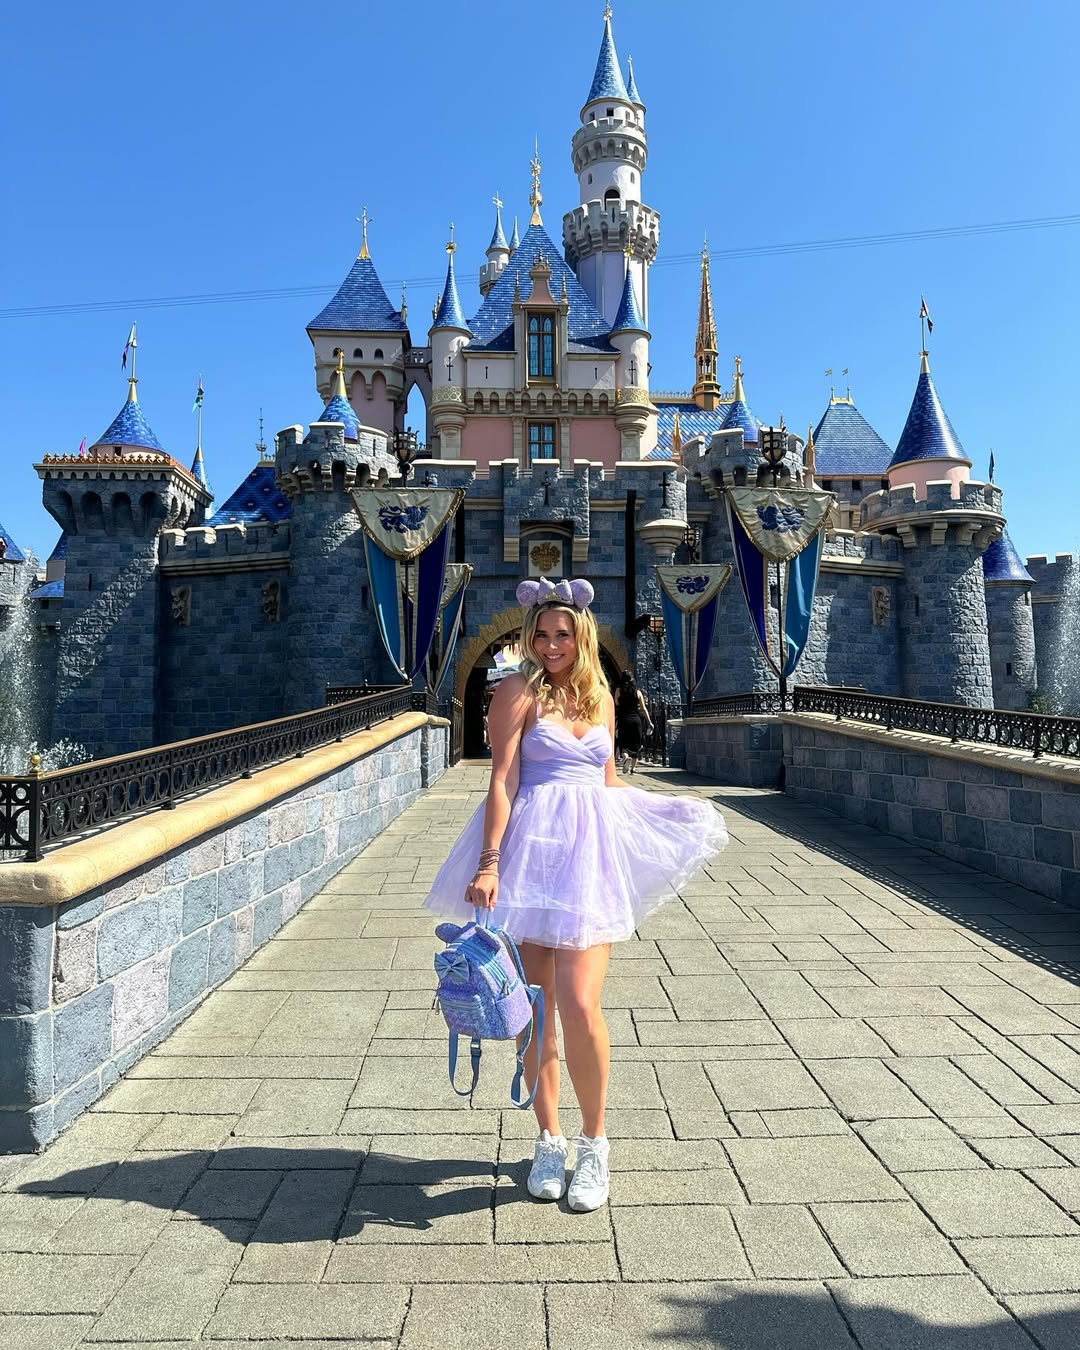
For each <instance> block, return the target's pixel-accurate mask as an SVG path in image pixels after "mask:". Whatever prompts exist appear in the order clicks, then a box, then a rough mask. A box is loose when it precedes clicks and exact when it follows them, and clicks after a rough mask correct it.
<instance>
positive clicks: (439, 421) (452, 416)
mask: <svg viewBox="0 0 1080 1350" xmlns="http://www.w3.org/2000/svg"><path fill="white" fill-rule="evenodd" d="M500 229H501V226H500ZM453 234H454V227H453V226H452V225H451V226H450V239H449V241H448V242H447V245H446V253H447V263H446V282H445V284H444V286H443V291H442V296H441V297H440V299H439V305H438V308H437V309H436V311H435V321H434V323H433V324H432V325H431V328H430V330H429V340H430V342H431V378H432V384H433V386H434V387H433V389H432V394H431V429H432V433H433V436H437V437H438V438H439V457H440V458H441V459H460V458H461V429H462V427H464V425H465V394H464V390H465V358H464V357H463V356H462V355H461V349H462V347H464V346H465V344H466V343H467V342H468V341H469V340H470V338H471V337H472V333H471V332H470V331H469V325H468V324H467V323H466V321H465V311H464V310H463V309H462V307H461V297H460V296H459V295H458V288H457V279H456V278H455V276H454V253H455V252H456V251H457V245H456V244H455V243H454V238H453ZM509 256H510V255H509V252H508V253H507V255H506V257H507V261H508V260H509ZM502 266H503V267H505V266H506V263H505V262H504V263H503V264H502ZM500 271H501V268H500ZM492 285H494V282H492ZM489 289H490V288H489Z"/></svg>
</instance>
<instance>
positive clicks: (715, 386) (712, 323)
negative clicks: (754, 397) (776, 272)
mask: <svg viewBox="0 0 1080 1350" xmlns="http://www.w3.org/2000/svg"><path fill="white" fill-rule="evenodd" d="M717 355H718V353H717V348H716V319H715V318H714V316H713V300H712V282H711V280H710V277H709V241H708V239H706V240H705V242H704V244H703V245H702V248H701V295H700V297H699V299H698V326H697V338H696V340H695V342H694V365H695V368H696V377H695V380H694V390H693V394H694V402H695V403H696V404H697V405H698V407H699V408H704V409H706V410H711V409H713V408H715V407H716V406H717V404H718V403H719V402H720V392H721V391H720V385H719V383H718V381H717V378H716V358H717ZM737 397H738V394H736V398H737Z"/></svg>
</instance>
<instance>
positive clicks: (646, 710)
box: [637, 689, 653, 732]
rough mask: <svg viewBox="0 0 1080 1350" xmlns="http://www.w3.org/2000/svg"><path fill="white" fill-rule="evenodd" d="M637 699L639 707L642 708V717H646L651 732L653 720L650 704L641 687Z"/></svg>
mask: <svg viewBox="0 0 1080 1350" xmlns="http://www.w3.org/2000/svg"><path fill="white" fill-rule="evenodd" d="M637 701H638V709H639V710H640V712H641V715H642V717H644V719H645V721H646V722H647V723H648V727H649V731H650V732H651V731H652V729H653V720H652V718H651V717H650V716H649V705H648V704H647V703H646V702H645V695H644V694H643V693H642V692H641V690H640V689H639V690H638V691H637Z"/></svg>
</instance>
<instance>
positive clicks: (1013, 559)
mask: <svg viewBox="0 0 1080 1350" xmlns="http://www.w3.org/2000/svg"><path fill="white" fill-rule="evenodd" d="M983 577H984V578H985V579H986V580H987V581H1025V582H1028V583H1029V584H1031V585H1034V582H1035V578H1034V577H1033V576H1032V575H1031V573H1030V572H1029V571H1028V570H1027V568H1026V567H1025V566H1024V560H1023V558H1021V557H1020V554H1019V553H1017V551H1016V545H1015V544H1014V543H1013V541H1012V540H1011V539H1010V538H1009V531H1008V530H1005V531H1003V533H1002V536H1001V538H1000V539H995V540H994V542H993V543H992V544H991V545H990V546H989V548H988V549H987V550H986V552H985V553H984V554H983Z"/></svg>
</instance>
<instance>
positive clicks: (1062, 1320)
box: [1004, 1294, 1080, 1350]
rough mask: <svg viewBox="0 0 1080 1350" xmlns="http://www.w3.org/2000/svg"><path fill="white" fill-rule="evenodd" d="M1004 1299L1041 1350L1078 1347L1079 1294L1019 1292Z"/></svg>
mask: <svg viewBox="0 0 1080 1350" xmlns="http://www.w3.org/2000/svg"><path fill="white" fill-rule="evenodd" d="M1004 1303H1005V1306H1006V1307H1007V1308H1008V1309H1009V1310H1010V1312H1012V1313H1013V1314H1014V1316H1016V1317H1017V1318H1018V1319H1019V1321H1020V1323H1021V1325H1022V1326H1024V1327H1026V1328H1027V1330H1028V1331H1029V1332H1030V1333H1031V1335H1032V1336H1034V1337H1035V1339H1036V1341H1037V1342H1038V1344H1039V1345H1040V1346H1041V1347H1042V1350H1076V1328H1077V1326H1080V1294H1028V1295H1024V1294H1019V1295H1012V1296H1010V1297H1007V1298H1006V1299H1004Z"/></svg>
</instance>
